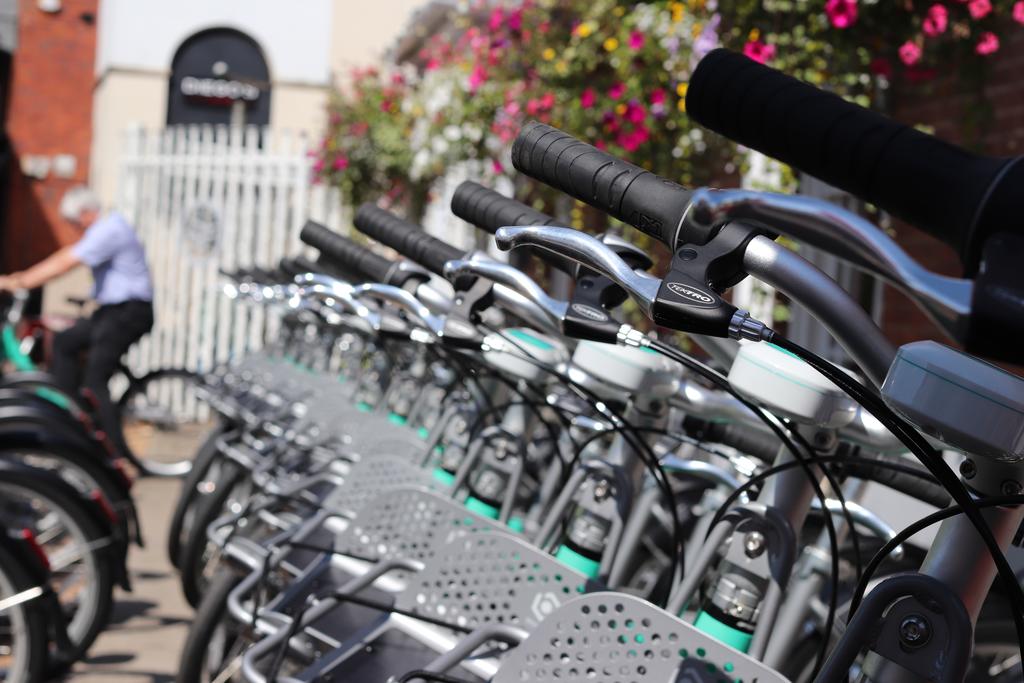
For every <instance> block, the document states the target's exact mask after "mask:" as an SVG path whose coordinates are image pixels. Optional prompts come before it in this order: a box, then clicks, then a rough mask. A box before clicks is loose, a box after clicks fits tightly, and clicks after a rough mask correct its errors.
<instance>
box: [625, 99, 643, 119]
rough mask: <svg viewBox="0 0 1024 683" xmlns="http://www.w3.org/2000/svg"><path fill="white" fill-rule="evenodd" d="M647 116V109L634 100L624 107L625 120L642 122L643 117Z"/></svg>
mask: <svg viewBox="0 0 1024 683" xmlns="http://www.w3.org/2000/svg"><path fill="white" fill-rule="evenodd" d="M646 116H647V110H646V109H644V108H643V105H640V104H637V103H635V102H630V103H629V105H628V106H627V107H626V116H625V118H626V120H627V121H630V122H632V123H643V120H644V118H645V117H646Z"/></svg>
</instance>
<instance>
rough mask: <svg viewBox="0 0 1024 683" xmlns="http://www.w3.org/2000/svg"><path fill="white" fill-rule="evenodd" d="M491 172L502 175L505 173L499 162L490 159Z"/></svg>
mask: <svg viewBox="0 0 1024 683" xmlns="http://www.w3.org/2000/svg"><path fill="white" fill-rule="evenodd" d="M491 170H492V171H494V172H495V173H504V172H505V167H504V166H502V165H501V162H500V161H498V160H497V159H492V160H491Z"/></svg>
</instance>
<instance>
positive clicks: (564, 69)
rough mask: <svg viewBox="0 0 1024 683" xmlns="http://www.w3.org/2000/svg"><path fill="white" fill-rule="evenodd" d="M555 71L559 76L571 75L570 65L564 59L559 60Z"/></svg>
mask: <svg viewBox="0 0 1024 683" xmlns="http://www.w3.org/2000/svg"><path fill="white" fill-rule="evenodd" d="M555 71H556V72H557V73H558V75H559V76H564V75H565V74H567V73H569V64H568V63H567V62H566V61H565V60H564V59H559V60H558V61H557V62H555Z"/></svg>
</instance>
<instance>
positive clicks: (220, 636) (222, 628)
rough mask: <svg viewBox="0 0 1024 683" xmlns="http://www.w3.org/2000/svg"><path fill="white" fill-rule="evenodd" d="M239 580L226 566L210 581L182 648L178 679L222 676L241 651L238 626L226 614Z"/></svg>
mask: <svg viewBox="0 0 1024 683" xmlns="http://www.w3.org/2000/svg"><path fill="white" fill-rule="evenodd" d="M239 581H241V577H240V576H238V575H237V574H235V573H234V572H232V571H229V570H224V571H221V572H219V573H218V574H217V575H216V576H215V577H214V578H213V580H212V581H210V585H209V587H208V589H207V591H206V594H205V595H204V596H203V600H202V602H201V603H200V604H199V607H198V609H196V616H195V618H194V619H193V620H192V627H191V628H190V629H189V631H188V639H187V640H186V641H185V647H184V648H183V649H182V651H181V661H180V663H179V665H178V676H177V678H176V679H175V680H176V681H177V683H208V682H209V681H213V680H222V679H220V678H219V677H220V675H221V674H222V673H223V672H224V670H225V669H226V668H227V667H229V666H231V665H232V663H233V662H234V660H235V659H236V658H237V656H238V655H239V654H240V650H241V647H242V646H243V645H244V642H243V640H242V638H241V637H240V636H241V629H240V628H238V626H237V625H236V624H235V623H234V621H233V620H232V619H231V617H230V616H228V614H227V599H228V594H229V593H230V592H231V591H232V590H233V589H234V587H235V586H237V585H238V583H239Z"/></svg>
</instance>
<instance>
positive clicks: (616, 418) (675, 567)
mask: <svg viewBox="0 0 1024 683" xmlns="http://www.w3.org/2000/svg"><path fill="white" fill-rule="evenodd" d="M492 329H493V328H492ZM502 339H504V340H505V341H508V342H509V343H511V344H512V345H513V346H515V347H516V348H518V349H519V350H520V351H522V352H523V355H522V356H519V358H520V359H521V360H523V361H525V362H528V363H530V364H532V365H535V366H536V367H538V368H540V369H542V370H546V371H547V372H549V373H550V374H551V375H552V376H554V377H556V378H558V379H559V380H561V381H562V382H563V383H564V384H565V385H566V386H567V387H568V388H569V389H570V390H571V391H573V392H574V393H576V394H577V395H578V396H580V398H582V399H583V400H584V401H586V402H588V403H589V404H591V405H592V406H593V407H594V408H595V409H596V410H597V411H598V412H599V413H603V414H604V415H605V416H610V417H611V418H612V419H613V424H617V425H619V426H621V427H622V431H621V434H622V437H623V438H624V439H625V440H626V441H627V442H628V443H629V445H630V446H631V447H632V448H633V450H634V451H635V452H636V454H637V457H639V458H640V461H641V462H642V463H643V465H644V466H645V467H646V468H647V470H648V471H649V472H650V473H651V477H652V478H653V479H654V481H655V484H656V485H657V486H658V487H659V488H660V489H661V492H662V495H663V496H664V497H665V499H666V500H667V501H668V507H669V509H670V512H671V514H672V542H673V545H675V547H676V552H674V553H672V575H673V576H676V575H677V574H679V575H681V574H682V572H683V571H684V566H683V563H684V557H683V552H684V551H685V547H686V545H685V542H684V541H683V537H682V524H681V523H680V521H679V511H678V506H677V501H676V497H675V493H674V492H673V491H672V486H671V484H670V482H669V478H668V474H667V473H666V472H665V470H664V468H663V467H662V466H661V462H660V461H659V459H658V456H657V454H655V452H654V450H653V449H652V448H651V447H650V445H649V444H648V443H647V442H646V441H644V439H643V438H641V437H640V436H639V435H638V433H636V430H635V429H634V428H633V426H632V425H631V424H630V423H629V422H628V421H627V420H626V419H625V418H624V417H623V416H622V415H621V414H619V412H618V411H617V410H615V409H614V408H613V407H612V406H611V405H609V404H608V403H607V402H606V401H605V400H604V399H602V398H601V397H600V396H598V395H597V394H595V393H594V392H593V391H591V390H590V389H587V388H586V387H584V386H583V385H581V384H579V383H578V382H576V381H574V380H573V379H572V378H571V377H569V376H568V375H566V374H564V373H562V372H559V371H558V370H557V369H555V368H552V367H550V366H549V365H547V364H546V363H542V362H540V361H538V360H537V359H535V358H533V357H532V356H530V355H529V354H528V353H527V352H526V351H525V349H523V347H522V346H520V345H519V344H517V343H516V342H515V341H514V340H511V339H508V338H507V337H504V336H503V337H502Z"/></svg>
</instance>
